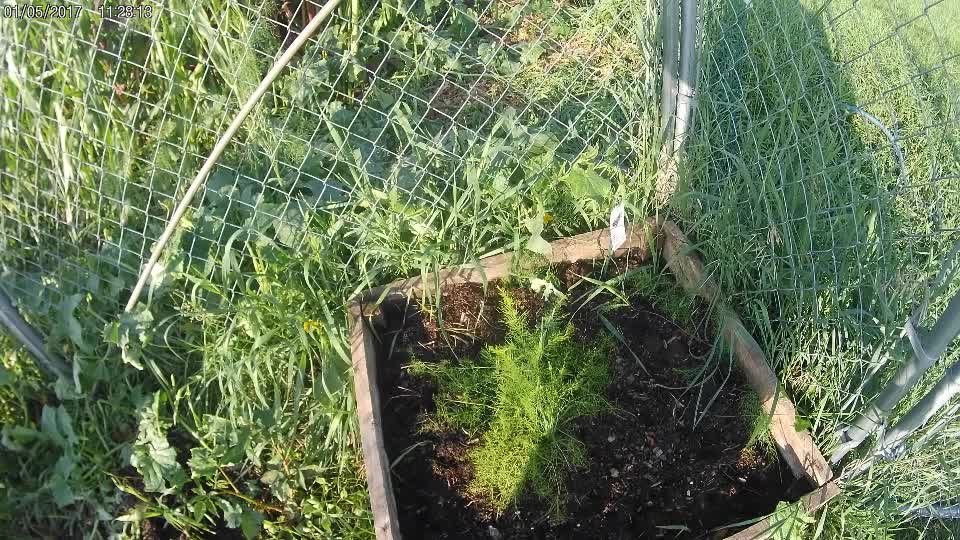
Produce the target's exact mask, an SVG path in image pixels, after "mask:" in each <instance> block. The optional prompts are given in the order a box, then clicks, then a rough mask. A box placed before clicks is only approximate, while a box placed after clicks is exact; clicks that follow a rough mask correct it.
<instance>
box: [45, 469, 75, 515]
mask: <svg viewBox="0 0 960 540" xmlns="http://www.w3.org/2000/svg"><path fill="white" fill-rule="evenodd" d="M48 487H49V488H50V494H51V495H53V502H55V503H56V504H57V506H58V507H60V508H63V507H65V506H69V505H71V504H73V501H75V500H76V499H77V497H76V495H74V494H73V489H71V488H70V484H69V483H68V482H67V479H66V478H63V477H62V476H59V475H57V476H54V477H53V478H52V479H51V481H50V483H49V485H48Z"/></svg>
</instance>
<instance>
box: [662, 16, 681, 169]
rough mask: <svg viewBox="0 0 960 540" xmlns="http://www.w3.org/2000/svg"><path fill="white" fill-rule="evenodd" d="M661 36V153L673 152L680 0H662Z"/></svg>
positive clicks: (678, 55) (678, 58)
mask: <svg viewBox="0 0 960 540" xmlns="http://www.w3.org/2000/svg"><path fill="white" fill-rule="evenodd" d="M660 30H661V34H662V36H663V66H662V67H663V73H662V86H661V88H660V134H661V136H662V137H663V153H664V155H667V156H669V155H671V154H672V153H673V137H674V131H673V129H674V119H675V117H676V112H677V85H678V82H677V81H678V79H679V77H680V0H664V1H663V9H662V10H661V13H660Z"/></svg>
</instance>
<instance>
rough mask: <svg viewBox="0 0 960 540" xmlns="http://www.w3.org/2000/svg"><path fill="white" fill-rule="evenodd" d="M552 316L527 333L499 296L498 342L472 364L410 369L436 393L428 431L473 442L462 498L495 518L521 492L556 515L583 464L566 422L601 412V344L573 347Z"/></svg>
mask: <svg viewBox="0 0 960 540" xmlns="http://www.w3.org/2000/svg"><path fill="white" fill-rule="evenodd" d="M558 309H559V306H558V305H554V306H553V307H552V308H551V309H550V310H548V312H547V314H546V315H545V316H544V317H543V318H542V319H541V321H540V322H539V323H537V325H536V327H535V328H533V329H531V328H530V324H529V321H528V319H527V317H526V315H525V314H523V313H521V312H519V311H518V310H517V306H516V303H515V302H514V300H513V299H512V298H511V297H510V296H509V295H508V294H504V295H503V301H502V305H501V310H502V314H503V319H504V323H505V325H506V327H507V337H506V341H505V343H503V344H502V345H492V346H487V347H486V348H485V349H484V350H483V351H482V352H481V356H480V358H479V359H478V360H477V361H475V362H468V363H464V364H454V363H452V362H449V361H446V362H441V363H437V364H430V363H424V362H416V363H414V364H412V365H411V367H410V369H411V370H412V372H413V373H419V374H423V375H426V376H428V377H430V378H432V379H433V380H435V381H436V382H437V384H438V386H439V390H438V394H437V397H436V402H437V413H436V416H435V418H434V420H435V422H437V424H438V425H439V426H443V427H448V428H462V429H464V430H466V431H468V432H469V433H471V434H472V435H476V436H479V437H480V439H481V441H480V444H479V446H477V447H476V448H474V449H472V450H471V451H470V461H471V462H472V463H473V467H474V474H475V476H474V479H473V482H472V483H471V485H470V488H469V490H470V491H471V492H473V493H474V494H475V495H478V496H481V497H483V498H485V499H486V500H488V501H489V502H490V504H491V505H492V506H493V507H494V508H495V509H496V510H497V511H500V512H502V511H504V510H506V509H507V508H508V507H510V506H511V505H512V504H514V503H515V502H517V500H518V498H520V497H521V496H522V495H523V494H524V493H527V492H530V493H533V494H534V495H536V496H537V497H539V498H541V499H542V500H544V501H545V502H546V503H547V505H548V506H549V508H550V512H551V515H553V516H560V515H562V514H563V511H564V507H565V504H566V500H565V499H566V492H565V487H564V486H565V482H566V480H565V479H566V477H567V476H568V474H569V473H570V472H571V470H572V469H573V468H575V467H577V466H580V465H583V464H584V463H585V460H586V455H585V453H584V448H583V445H582V443H581V442H580V441H578V440H577V439H576V437H575V436H574V435H573V431H572V430H573V427H574V426H573V422H574V421H575V420H576V419H577V418H580V417H584V416H591V415H595V414H597V413H599V412H601V411H603V410H605V409H607V408H608V407H609V404H608V402H607V401H606V399H605V398H604V390H605V388H606V386H607V383H608V382H609V379H610V373H609V369H608V364H609V360H608V353H609V352H610V350H611V347H610V345H611V344H610V342H609V341H604V340H601V341H597V342H594V343H592V344H590V345H589V346H586V347H583V346H581V345H578V344H574V343H573V341H572V337H573V327H572V326H571V325H570V324H569V323H566V322H563V321H561V320H560V319H559V316H558Z"/></svg>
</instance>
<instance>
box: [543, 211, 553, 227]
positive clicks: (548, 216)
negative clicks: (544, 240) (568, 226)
mask: <svg viewBox="0 0 960 540" xmlns="http://www.w3.org/2000/svg"><path fill="white" fill-rule="evenodd" d="M551 221H553V214H551V213H550V212H544V213H543V224H544V225H549V224H550V222H551Z"/></svg>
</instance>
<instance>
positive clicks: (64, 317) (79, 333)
mask: <svg viewBox="0 0 960 540" xmlns="http://www.w3.org/2000/svg"><path fill="white" fill-rule="evenodd" d="M82 299H83V296H82V295H79V294H72V295H70V296H67V297H66V298H64V299H63V300H62V301H61V302H60V305H59V306H58V310H59V314H60V324H61V325H63V332H64V333H65V334H66V336H67V337H68V338H70V341H72V342H73V344H74V345H76V346H77V348H79V349H80V350H81V351H83V352H90V346H89V345H87V343H86V342H85V341H84V340H83V327H81V326H80V321H78V320H77V318H76V317H75V316H74V315H73V312H74V311H76V309H77V306H79V305H80V301H81V300H82Z"/></svg>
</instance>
